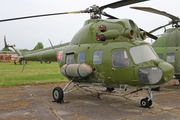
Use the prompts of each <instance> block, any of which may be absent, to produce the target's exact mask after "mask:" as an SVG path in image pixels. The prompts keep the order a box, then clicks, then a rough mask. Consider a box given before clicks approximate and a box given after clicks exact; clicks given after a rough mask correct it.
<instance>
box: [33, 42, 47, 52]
mask: <svg viewBox="0 0 180 120" xmlns="http://www.w3.org/2000/svg"><path fill="white" fill-rule="evenodd" d="M43 48H44V45H43V44H42V43H41V42H38V43H37V45H36V46H35V47H34V49H33V50H32V51H34V50H39V49H43Z"/></svg>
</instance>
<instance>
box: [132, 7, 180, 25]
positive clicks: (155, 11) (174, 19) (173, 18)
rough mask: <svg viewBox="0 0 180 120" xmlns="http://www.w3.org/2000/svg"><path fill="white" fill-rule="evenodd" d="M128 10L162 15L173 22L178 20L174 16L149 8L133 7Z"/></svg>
mask: <svg viewBox="0 0 180 120" xmlns="http://www.w3.org/2000/svg"><path fill="white" fill-rule="evenodd" d="M130 8H133V9H137V10H142V11H146V12H151V13H156V14H159V15H163V16H166V17H168V18H170V19H172V20H173V21H176V20H179V18H178V17H176V16H174V15H171V14H169V13H166V12H164V11H159V10H157V9H154V8H150V7H137V6H133V7H130Z"/></svg>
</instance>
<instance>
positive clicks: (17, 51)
mask: <svg viewBox="0 0 180 120" xmlns="http://www.w3.org/2000/svg"><path fill="white" fill-rule="evenodd" d="M4 44H5V48H6V50H7V51H8V47H11V48H12V49H13V50H14V51H15V52H16V53H17V54H18V55H19V56H22V53H21V52H20V51H19V50H18V49H16V48H15V45H7V43H6V36H4Z"/></svg>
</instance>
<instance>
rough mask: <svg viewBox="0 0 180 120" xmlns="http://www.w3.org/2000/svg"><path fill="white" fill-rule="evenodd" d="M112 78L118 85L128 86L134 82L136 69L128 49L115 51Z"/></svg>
mask: <svg viewBox="0 0 180 120" xmlns="http://www.w3.org/2000/svg"><path fill="white" fill-rule="evenodd" d="M111 54H112V73H111V75H112V76H111V78H112V80H113V81H114V82H115V83H116V84H128V83H129V82H131V81H132V80H134V68H133V65H132V61H131V59H130V57H129V54H128V52H127V50H126V49H114V50H112V52H111Z"/></svg>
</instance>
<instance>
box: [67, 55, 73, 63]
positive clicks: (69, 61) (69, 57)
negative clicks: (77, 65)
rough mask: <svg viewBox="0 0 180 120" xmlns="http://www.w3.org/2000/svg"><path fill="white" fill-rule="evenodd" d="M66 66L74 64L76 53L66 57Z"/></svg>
mask: <svg viewBox="0 0 180 120" xmlns="http://www.w3.org/2000/svg"><path fill="white" fill-rule="evenodd" d="M66 64H74V53H73V54H67V55H66Z"/></svg>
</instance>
